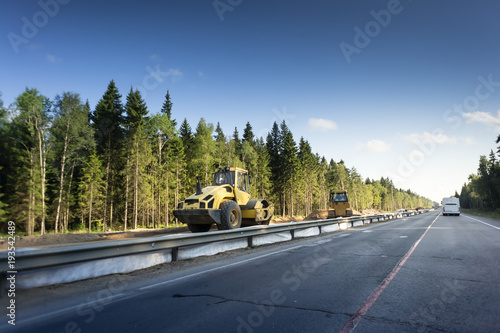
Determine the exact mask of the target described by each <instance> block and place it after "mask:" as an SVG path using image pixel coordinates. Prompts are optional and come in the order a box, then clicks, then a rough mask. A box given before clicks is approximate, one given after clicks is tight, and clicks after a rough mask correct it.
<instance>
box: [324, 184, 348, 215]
mask: <svg viewBox="0 0 500 333" xmlns="http://www.w3.org/2000/svg"><path fill="white" fill-rule="evenodd" d="M352 215H353V211H352V208H351V204H350V203H349V199H348V198H347V191H345V190H333V191H331V192H330V204H329V207H328V218H329V219H333V218H336V217H350V216H352Z"/></svg>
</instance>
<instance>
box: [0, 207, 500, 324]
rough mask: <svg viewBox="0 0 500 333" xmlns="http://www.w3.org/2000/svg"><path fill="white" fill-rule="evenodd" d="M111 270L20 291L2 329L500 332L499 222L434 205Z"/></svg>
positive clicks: (4, 319)
mask: <svg viewBox="0 0 500 333" xmlns="http://www.w3.org/2000/svg"><path fill="white" fill-rule="evenodd" d="M108 279H109V278H108ZM109 281H110V282H108V283H107V284H106V288H100V289H99V288H96V289H95V290H94V291H93V292H91V293H86V294H85V295H82V294H79V293H73V294H72V295H71V297H69V296H68V297H67V298H64V299H61V298H58V299H57V300H56V301H53V300H50V299H48V300H46V301H44V303H43V304H31V305H30V306H29V307H23V306H22V302H23V299H22V298H21V297H19V298H18V299H17V300H16V302H17V303H18V304H20V305H19V310H18V313H17V321H16V326H15V329H14V330H12V328H13V327H10V326H9V325H5V324H6V322H7V320H8V318H7V319H6V318H5V316H4V318H3V319H2V320H3V321H4V322H1V323H0V331H2V332H5V331H13V332H37V333H38V332H54V333H55V332H218V333H219V332H244V333H253V332H341V331H344V332H350V331H354V332H496V331H500V222H499V221H495V220H489V219H485V218H476V217H472V216H467V215H465V214H462V215H461V216H442V215H440V212H439V211H436V212H429V213H426V214H422V215H418V216H413V217H409V218H405V219H400V220H394V221H390V222H383V223H376V224H372V225H369V226H365V227H360V228H355V229H350V230H346V231H342V232H336V233H332V234H328V235H324V236H317V237H311V238H307V239H302V240H297V241H293V242H290V243H286V244H281V245H278V246H266V247H261V248H257V249H253V250H251V251H241V252H239V253H238V255H232V256H220V258H218V259H216V260H211V261H207V263H200V264H199V265H197V266H194V267H189V268H186V269H182V270H179V271H176V272H172V273H170V274H168V275H162V276H156V277H155V278H151V279H147V280H141V281H136V282H133V283H132V282H130V281H128V280H127V279H126V277H125V276H116V277H112V278H111V280H109ZM74 288H78V284H74ZM98 289H99V290H98ZM73 291H74V290H73ZM23 297H29V292H27V293H25V294H24V295H23Z"/></svg>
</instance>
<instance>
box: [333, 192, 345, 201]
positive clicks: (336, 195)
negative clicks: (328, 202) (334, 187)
mask: <svg viewBox="0 0 500 333" xmlns="http://www.w3.org/2000/svg"><path fill="white" fill-rule="evenodd" d="M333 201H335V202H347V195H346V194H345V193H334V194H333Z"/></svg>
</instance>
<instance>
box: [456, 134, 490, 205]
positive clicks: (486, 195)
mask: <svg viewBox="0 0 500 333" xmlns="http://www.w3.org/2000/svg"><path fill="white" fill-rule="evenodd" d="M496 143H500V135H499V136H498V138H497V140H496ZM497 153H498V154H499V156H500V147H498V151H497ZM457 196H458V194H457ZM459 197H460V205H461V206H462V207H464V208H479V209H488V210H494V209H500V161H499V160H498V159H497V157H496V156H495V153H494V152H493V150H492V151H491V152H490V155H489V157H486V156H485V155H481V156H480V157H479V167H478V169H477V174H472V175H470V176H469V179H468V183H465V184H464V185H463V186H462V191H461V192H460V195H459Z"/></svg>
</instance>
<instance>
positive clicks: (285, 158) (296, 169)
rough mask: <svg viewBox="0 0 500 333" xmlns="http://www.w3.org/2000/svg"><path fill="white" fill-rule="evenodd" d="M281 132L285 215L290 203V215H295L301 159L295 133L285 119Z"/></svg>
mask: <svg viewBox="0 0 500 333" xmlns="http://www.w3.org/2000/svg"><path fill="white" fill-rule="evenodd" d="M280 132H281V147H280V151H281V153H280V167H279V169H280V175H281V177H280V178H281V179H280V180H279V181H280V182H281V184H282V192H281V197H282V198H283V199H282V200H283V201H282V207H281V208H282V211H283V215H285V212H286V206H287V205H288V212H289V214H290V216H293V215H294V205H295V194H296V193H295V192H294V188H295V187H296V186H297V183H298V178H299V175H300V173H301V171H302V169H301V166H300V161H299V159H298V156H297V154H298V149H297V144H296V143H295V140H294V139H293V134H292V132H291V131H290V129H289V128H288V126H287V125H286V123H285V121H283V123H282V124H281V126H280Z"/></svg>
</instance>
